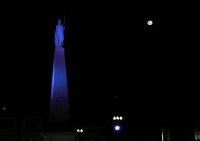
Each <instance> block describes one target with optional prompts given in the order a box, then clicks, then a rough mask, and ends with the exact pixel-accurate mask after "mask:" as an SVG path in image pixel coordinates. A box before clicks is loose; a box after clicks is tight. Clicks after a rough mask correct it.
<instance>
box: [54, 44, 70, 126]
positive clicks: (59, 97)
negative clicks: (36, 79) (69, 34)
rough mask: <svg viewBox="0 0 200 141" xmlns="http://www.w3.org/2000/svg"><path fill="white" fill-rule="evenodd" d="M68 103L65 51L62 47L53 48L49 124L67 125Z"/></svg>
mask: <svg viewBox="0 0 200 141" xmlns="http://www.w3.org/2000/svg"><path fill="white" fill-rule="evenodd" d="M68 102H69V100H68V86H67V71H66V64H65V50H64V48H62V47H55V50H54V62H53V74H52V86H51V103H50V104H51V107H50V121H51V122H54V123H67V122H68V121H69V116H70V115H69V103H68Z"/></svg>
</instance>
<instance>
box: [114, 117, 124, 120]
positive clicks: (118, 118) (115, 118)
mask: <svg viewBox="0 0 200 141" xmlns="http://www.w3.org/2000/svg"><path fill="white" fill-rule="evenodd" d="M113 120H123V117H122V116H114V117H113Z"/></svg>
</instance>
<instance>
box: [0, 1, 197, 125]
mask: <svg viewBox="0 0 200 141" xmlns="http://www.w3.org/2000/svg"><path fill="white" fill-rule="evenodd" d="M89 4H91V3H79V4H75V3H67V4H62V6H57V5H58V4H56V5H55V7H56V8H55V7H53V5H51V6H47V5H37V4H35V5H33V7H32V8H29V7H22V8H19V7H18V8H17V7H16V9H15V8H14V9H11V11H12V12H11V13H10V14H4V13H1V21H2V22H1V94H0V106H6V107H7V112H8V113H14V112H16V113H18V111H20V112H22V113H35V112H36V113H37V112H39V113H42V114H44V115H47V114H48V112H49V105H50V90H51V76H52V65H53V51H54V44H53V37H54V28H55V25H56V24H57V19H58V18H63V16H64V14H65V15H66V29H67V30H66V32H65V45H64V46H65V51H66V62H67V69H68V70H67V71H68V83H69V84H68V86H69V95H70V108H71V109H70V110H71V113H72V115H73V117H74V118H75V119H77V120H79V121H80V120H81V119H83V120H97V121H99V120H102V121H104V120H106V119H108V118H110V117H111V118H112V115H113V114H115V113H116V114H117V113H119V114H122V115H124V117H125V118H127V119H129V120H130V121H132V120H131V119H134V121H138V120H139V121H143V122H145V123H147V122H149V121H154V123H155V122H157V123H162V122H163V121H165V122H169V121H171V120H172V119H173V121H176V119H180V118H181V119H183V121H184V120H185V119H188V118H186V117H188V115H189V118H190V119H192V118H196V117H197V113H198V111H199V110H198V98H197V94H198V93H199V89H198V80H199V79H198V78H199V76H198V74H199V69H198V66H199V62H198V61H197V60H198V58H199V57H198V52H197V49H198V48H199V42H198V40H197V36H196V35H195V34H196V33H198V29H199V27H198V26H197V23H196V20H197V19H196V18H195V15H196V11H195V8H194V9H193V11H194V12H193V11H190V12H187V11H185V9H184V8H183V7H181V6H180V7H178V8H179V10H177V6H176V5H170V4H159V3H158V4H157V5H158V6H156V5H155V3H150V2H148V3H146V2H145V4H144V3H142V2H141V3H132V4H128V3H127V4H125V3H123V4H121V3H112V4H110V3H104V4H103V3H92V5H93V6H90V5H89ZM166 7H167V8H166ZM19 9H20V10H22V11H20V10H19ZM148 20H152V21H153V25H152V26H148V25H147V24H146V22H147V21H148ZM115 96H118V97H119V99H118V98H114V97H115Z"/></svg>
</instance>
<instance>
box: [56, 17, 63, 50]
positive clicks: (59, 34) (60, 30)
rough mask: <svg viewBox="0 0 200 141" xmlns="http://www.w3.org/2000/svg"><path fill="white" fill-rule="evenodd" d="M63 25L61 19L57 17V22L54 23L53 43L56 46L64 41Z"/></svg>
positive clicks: (59, 45) (60, 45) (61, 44)
mask: <svg viewBox="0 0 200 141" xmlns="http://www.w3.org/2000/svg"><path fill="white" fill-rule="evenodd" d="M64 30H65V27H64V25H62V24H61V19H58V24H57V25H56V30H55V35H54V43H55V46H56V47H63V42H64Z"/></svg>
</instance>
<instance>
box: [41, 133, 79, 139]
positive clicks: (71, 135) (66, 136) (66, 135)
mask: <svg viewBox="0 0 200 141" xmlns="http://www.w3.org/2000/svg"><path fill="white" fill-rule="evenodd" d="M40 135H41V137H42V138H43V141H75V140H76V134H75V133H71V132H68V133H67V132H48V133H47V132H46V133H41V134H40Z"/></svg>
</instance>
